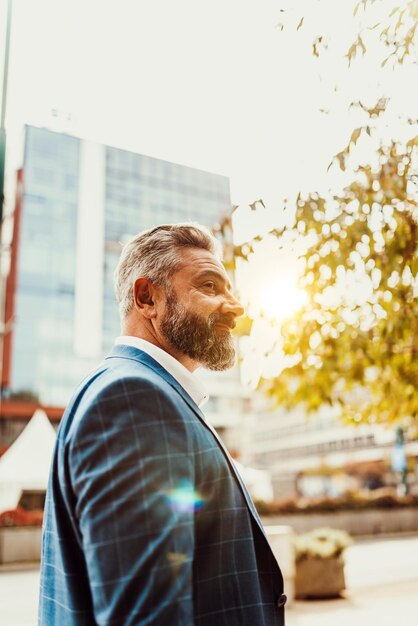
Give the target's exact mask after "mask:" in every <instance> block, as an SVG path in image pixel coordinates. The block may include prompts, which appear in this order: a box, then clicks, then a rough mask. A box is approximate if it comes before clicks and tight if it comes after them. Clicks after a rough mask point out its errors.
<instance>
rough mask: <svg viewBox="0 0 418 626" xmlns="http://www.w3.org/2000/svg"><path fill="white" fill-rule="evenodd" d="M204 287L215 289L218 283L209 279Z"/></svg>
mask: <svg viewBox="0 0 418 626" xmlns="http://www.w3.org/2000/svg"><path fill="white" fill-rule="evenodd" d="M204 287H207V288H208V289H212V290H213V291H214V290H215V289H216V284H215V283H214V282H213V281H212V280H209V281H208V282H207V283H205V284H204Z"/></svg>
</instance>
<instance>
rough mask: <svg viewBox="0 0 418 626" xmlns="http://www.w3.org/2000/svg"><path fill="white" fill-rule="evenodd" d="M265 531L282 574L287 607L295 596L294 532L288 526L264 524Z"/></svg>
mask: <svg viewBox="0 0 418 626" xmlns="http://www.w3.org/2000/svg"><path fill="white" fill-rule="evenodd" d="M265 531H266V534H267V537H268V540H269V543H270V546H271V549H272V551H273V554H274V556H275V557H276V559H277V561H278V563H279V565H280V569H281V571H282V574H283V578H284V592H285V594H286V596H287V603H286V607H289V605H290V604H291V603H292V601H293V599H294V597H295V548H294V536H295V534H294V532H293V528H291V527H290V526H266V527H265Z"/></svg>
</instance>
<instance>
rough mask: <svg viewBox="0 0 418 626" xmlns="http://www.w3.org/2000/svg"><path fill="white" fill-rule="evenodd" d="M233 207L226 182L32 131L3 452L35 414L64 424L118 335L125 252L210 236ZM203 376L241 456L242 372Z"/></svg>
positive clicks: (1, 419) (21, 205)
mask: <svg viewBox="0 0 418 626" xmlns="http://www.w3.org/2000/svg"><path fill="white" fill-rule="evenodd" d="M230 206H231V201H230V189H229V179H228V178H226V177H224V176H220V175H218V174H212V173H210V172H204V171H201V170H197V169H194V168H191V167H186V166H184V165H178V164H176V163H169V162H167V161H163V160H160V159H156V158H151V157H148V156H144V155H141V154H136V153H133V152H128V151H126V150H119V149H116V148H112V147H109V146H104V145H100V144H97V143H91V142H88V141H85V140H82V139H79V138H77V137H73V136H70V135H67V134H62V133H57V132H52V131H50V130H47V129H45V128H36V127H33V126H27V127H26V128H25V135H24V158H23V168H22V170H21V171H20V172H19V173H18V184H17V193H16V210H15V215H14V226H13V239H12V245H11V255H10V257H11V265H10V272H9V276H8V280H7V286H6V302H5V311H6V314H5V328H6V333H5V336H4V345H3V359H2V361H3V368H2V405H1V411H0V446H1V450H3V451H4V450H5V449H6V448H7V447H8V446H9V445H10V444H11V443H12V442H13V441H14V440H15V439H16V437H17V436H18V435H19V433H20V432H21V431H22V429H23V428H24V426H25V424H26V423H27V421H28V420H29V418H30V417H31V416H32V414H33V412H34V409H35V408H36V407H38V406H41V407H43V408H44V409H45V411H46V413H47V415H48V417H49V418H50V419H51V420H53V421H55V423H58V421H59V419H60V417H61V415H62V412H63V407H64V406H65V404H66V403H67V401H68V399H69V397H70V395H71V392H72V390H73V389H74V387H75V386H76V385H77V383H78V382H79V381H80V379H81V378H82V377H83V376H84V375H86V374H87V373H88V372H89V371H90V370H91V369H92V368H94V367H95V366H96V365H97V363H98V362H100V360H101V358H103V357H104V356H105V355H106V354H107V353H108V352H109V350H110V349H111V347H112V345H113V342H114V339H115V337H116V336H117V335H119V334H120V328H119V312H118V308H117V304H116V300H115V295H114V289H113V272H114V269H115V267H116V264H117V261H118V258H119V255H120V251H121V247H122V246H121V244H123V243H125V242H126V241H127V240H129V239H130V238H131V237H133V236H134V235H135V234H137V233H138V232H139V231H141V230H144V229H147V228H150V227H152V226H154V225H156V224H159V223H167V222H168V223H170V222H181V221H196V222H199V223H201V224H204V225H206V226H208V227H212V226H213V225H214V224H215V223H216V222H218V221H219V220H220V219H221V218H222V216H223V215H224V214H226V213H228V212H229V211H230ZM201 376H202V377H203V379H204V382H205V384H206V385H207V387H208V390H209V393H210V394H211V399H210V401H209V404H208V406H207V414H208V416H209V419H210V420H211V422H212V423H213V425H214V426H215V427H217V428H218V430H219V431H220V432H221V433H223V434H224V436H225V438H226V440H227V442H228V443H229V445H230V449H231V450H232V451H233V452H235V453H238V448H239V445H237V443H238V444H239V442H237V439H236V437H235V436H233V435H232V434H231V436H229V433H232V431H234V429H235V427H236V426H237V423H238V421H241V420H242V419H243V416H244V415H245V413H247V412H248V411H249V410H250V403H249V401H248V398H245V394H244V392H243V388H242V386H241V385H240V380H239V370H238V367H236V368H234V369H232V370H230V371H229V372H224V373H222V374H217V373H209V372H207V373H206V372H202V374H201ZM1 450H0V451H1Z"/></svg>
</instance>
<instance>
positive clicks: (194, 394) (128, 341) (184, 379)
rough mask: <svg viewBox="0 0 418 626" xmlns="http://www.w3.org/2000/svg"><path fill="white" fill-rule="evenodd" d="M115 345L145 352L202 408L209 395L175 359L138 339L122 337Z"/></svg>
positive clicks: (199, 382)
mask: <svg viewBox="0 0 418 626" xmlns="http://www.w3.org/2000/svg"><path fill="white" fill-rule="evenodd" d="M115 345H124V346H132V347H133V348H138V349H139V350H142V351H143V352H146V353H147V354H149V356H151V357H152V358H153V359H155V360H156V361H157V363H159V364H160V365H161V366H162V367H163V368H164V369H165V370H167V372H168V373H169V374H171V375H172V376H173V378H175V379H176V380H177V382H178V383H180V385H181V386H182V387H183V389H184V390H185V391H186V392H187V393H188V394H189V396H190V397H191V398H192V399H193V400H194V401H195V402H196V404H197V406H198V407H202V406H203V405H204V404H205V403H206V402H207V401H208V400H209V394H208V392H207V391H206V389H205V387H204V386H203V384H202V382H201V381H200V380H199V379H198V378H197V377H196V376H194V375H193V374H192V373H191V372H189V370H188V369H187V367H184V365H182V364H181V363H180V362H179V361H177V359H175V358H174V357H173V356H171V354H168V352H166V351H165V350H162V349H161V348H159V347H158V346H154V344H153V343H150V342H149V341H146V340H145V339H140V338H139V337H131V336H128V335H123V336H121V337H117V339H116V340H115Z"/></svg>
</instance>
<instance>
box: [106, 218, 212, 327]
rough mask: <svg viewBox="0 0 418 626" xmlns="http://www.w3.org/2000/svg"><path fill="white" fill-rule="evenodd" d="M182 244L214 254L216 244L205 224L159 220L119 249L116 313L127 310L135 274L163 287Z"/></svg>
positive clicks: (131, 301) (176, 263)
mask: <svg viewBox="0 0 418 626" xmlns="http://www.w3.org/2000/svg"><path fill="white" fill-rule="evenodd" d="M183 248H202V249H203V250H208V251H209V252H211V253H212V254H217V253H218V251H219V244H218V242H217V240H216V239H215V238H214V237H213V235H212V234H211V233H210V232H209V230H208V229H207V228H205V227H204V226H201V225H200V224H194V223H185V224H161V225H160V226H156V227H155V228H151V229H150V230H145V231H143V232H142V233H139V234H138V235H136V237H134V238H133V239H132V240H131V241H129V242H128V243H127V244H126V245H125V246H124V247H123V249H122V253H121V256H120V259H119V263H118V266H117V268H116V270H115V274H114V277H115V293H116V299H117V301H118V303H119V311H120V316H121V318H122V319H124V318H125V317H126V316H127V315H128V313H129V312H130V311H131V309H132V307H133V304H134V299H133V284H134V282H135V280H136V279H137V278H139V276H143V277H145V278H148V279H149V280H150V281H152V282H153V283H155V284H156V285H158V286H160V287H164V288H167V286H168V279H169V278H170V277H171V276H172V275H173V274H174V273H175V272H177V271H178V270H179V269H180V268H181V267H182V265H183V263H184V261H183V259H182V257H181V255H180V254H179V251H180V250H181V249H183Z"/></svg>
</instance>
